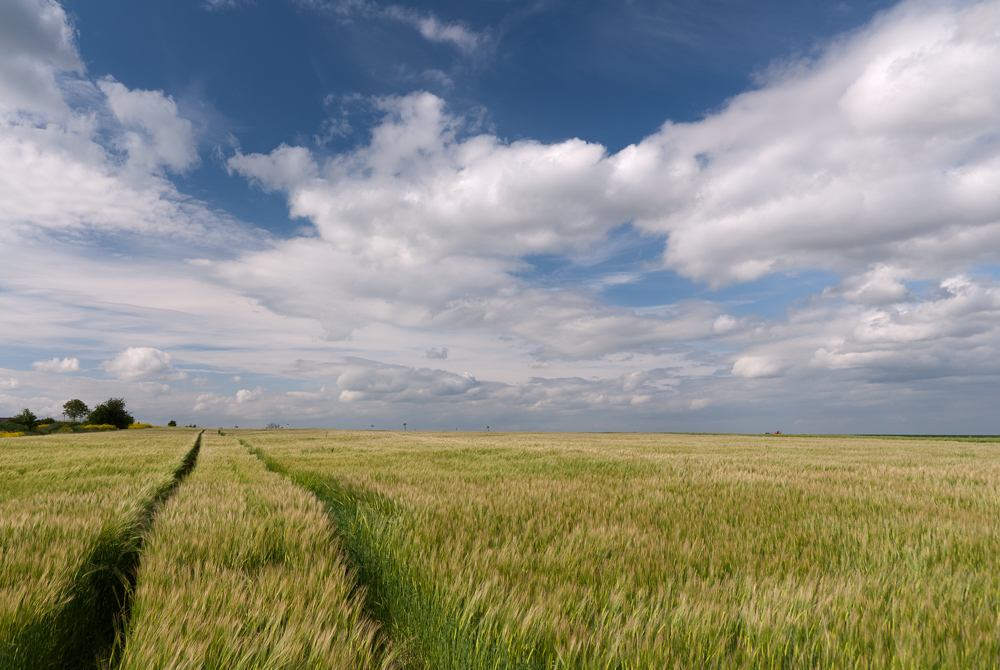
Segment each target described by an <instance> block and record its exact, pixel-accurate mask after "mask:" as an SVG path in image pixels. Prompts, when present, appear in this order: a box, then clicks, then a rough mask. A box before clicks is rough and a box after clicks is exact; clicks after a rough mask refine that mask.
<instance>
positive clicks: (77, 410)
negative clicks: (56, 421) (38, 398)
mask: <svg viewBox="0 0 1000 670" xmlns="http://www.w3.org/2000/svg"><path fill="white" fill-rule="evenodd" d="M88 414H90V408H89V407H87V403H85V402H83V401H82V400H80V399H79V398H74V399H73V400H67V401H66V403H65V404H64V405H63V415H65V416H67V417H68V418H69V419H70V420H71V421H79V420H80V419H82V418H83V417H85V416H87V415H88Z"/></svg>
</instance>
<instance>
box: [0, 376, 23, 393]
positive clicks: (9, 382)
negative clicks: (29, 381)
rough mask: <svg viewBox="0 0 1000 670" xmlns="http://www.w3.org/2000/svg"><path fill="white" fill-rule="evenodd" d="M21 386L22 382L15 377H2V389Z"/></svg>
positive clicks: (0, 384)
mask: <svg viewBox="0 0 1000 670" xmlns="http://www.w3.org/2000/svg"><path fill="white" fill-rule="evenodd" d="M19 388H21V382H19V381H18V380H17V379H15V378H14V377H8V378H7V379H0V389H10V390H12V391H14V390H17V389H19Z"/></svg>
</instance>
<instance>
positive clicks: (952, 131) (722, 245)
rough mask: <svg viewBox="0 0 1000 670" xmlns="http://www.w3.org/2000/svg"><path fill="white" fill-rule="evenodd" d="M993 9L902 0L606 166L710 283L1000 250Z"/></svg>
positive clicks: (921, 262)
mask: <svg viewBox="0 0 1000 670" xmlns="http://www.w3.org/2000/svg"><path fill="white" fill-rule="evenodd" d="M998 29H1000V4H998V3H996V2H983V3H975V4H964V3H963V4H948V3H921V2H906V3H903V4H902V5H900V6H899V7H897V8H896V9H894V10H892V11H890V12H888V13H886V14H884V15H883V16H881V17H880V18H878V19H877V20H876V21H874V22H873V24H872V25H871V26H869V27H868V28H866V29H865V30H862V31H859V32H858V33H857V34H856V35H854V36H851V37H849V38H847V39H844V40H842V41H838V42H835V43H834V44H833V45H832V46H831V47H830V48H829V49H827V51H826V53H825V54H824V55H823V56H822V57H820V58H818V59H817V60H815V61H805V62H798V63H793V64H791V65H789V66H788V67H787V68H785V69H784V70H783V71H778V72H777V73H775V74H773V75H772V76H771V78H770V79H769V80H768V81H766V82H765V83H764V84H763V85H762V87H761V88H760V89H759V90H755V91H751V92H748V93H744V94H742V95H738V96H736V97H735V98H733V99H732V100H731V101H730V102H729V103H728V104H727V105H726V107H725V108H724V109H723V110H722V111H720V112H719V113H717V114H714V115H712V116H709V117H707V118H706V119H704V120H703V121H699V122H695V123H688V124H672V123H667V124H665V125H664V126H663V128H662V129H661V130H660V132H658V133H656V134H655V135H653V136H651V137H649V138H646V139H645V140H643V141H642V142H641V143H639V144H637V145H635V146H632V147H628V148H627V149H625V150H623V151H622V152H620V153H619V154H617V155H616V156H614V157H613V158H612V159H611V160H612V162H613V163H614V165H615V170H614V178H613V179H614V182H613V183H615V184H617V185H618V189H619V193H620V194H621V195H623V196H626V197H628V198H629V199H630V200H631V201H632V202H634V203H635V204H636V205H637V209H636V211H635V216H636V223H637V225H638V226H640V227H641V228H642V229H643V230H647V231H650V232H657V233H661V234H668V235H669V243H668V244H667V248H666V252H665V256H664V261H665V264H666V265H667V266H668V267H671V268H674V269H676V270H678V271H679V272H681V273H682V274H684V275H685V276H688V277H691V278H693V279H696V280H699V281H705V282H708V283H710V284H713V285H726V284H730V283H733V282H740V281H746V280H750V279H755V278H758V277H761V276H764V275H766V274H769V273H772V272H778V271H783V270H788V269H793V268H829V269H834V270H839V271H848V272H852V271H862V270H865V269H866V268H869V267H871V266H874V265H876V264H879V263H882V264H887V265H892V266H894V267H896V268H898V269H900V270H903V271H907V272H909V273H912V274H914V275H920V276H924V277H928V276H934V274H933V273H937V272H949V271H954V270H955V269H960V268H963V267H966V266H967V265H968V264H969V263H970V262H975V261H982V260H989V259H995V258H997V251H998V250H1000V194H998V191H997V190H996V189H995V188H993V187H992V184H994V183H996V181H997V179H998V178H1000V144H998V143H997V142H996V141H995V140H994V139H993V138H995V137H996V136H997V134H998V132H1000V65H998V63H1000V42H998V41H997V40H996V38H995V34H996V31H997V30H998Z"/></svg>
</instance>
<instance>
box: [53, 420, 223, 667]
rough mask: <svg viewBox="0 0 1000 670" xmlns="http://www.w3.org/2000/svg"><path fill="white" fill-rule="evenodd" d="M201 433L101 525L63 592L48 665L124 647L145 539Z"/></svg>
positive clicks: (87, 660) (104, 661)
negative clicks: (160, 477) (140, 494)
mask: <svg viewBox="0 0 1000 670" xmlns="http://www.w3.org/2000/svg"><path fill="white" fill-rule="evenodd" d="M204 432H205V431H202V432H201V433H198V437H197V438H196V439H195V441H194V445H193V446H192V447H191V449H190V450H188V452H187V453H186V454H185V455H184V458H183V459H182V460H181V463H180V465H178V466H177V468H176V469H175V470H174V473H173V476H172V477H171V478H170V479H168V480H167V481H166V482H164V483H163V485H161V486H160V487H159V488H158V489H157V490H155V491H153V493H152V494H151V495H149V496H147V497H146V498H144V499H140V500H137V501H135V502H134V503H133V507H132V509H131V510H129V511H128V512H127V513H125V514H122V515H120V516H119V517H118V518H116V519H113V520H112V521H110V522H109V523H107V524H106V525H105V527H104V528H102V529H101V532H100V535H98V538H97V541H96V542H95V544H94V548H93V550H92V551H91V553H90V555H89V556H88V557H87V558H86V559H85V560H84V561H83V563H82V564H81V565H80V567H79V569H78V570H77V573H76V577H75V578H74V579H73V581H72V582H71V584H70V586H69V588H68V589H67V592H66V594H65V596H64V602H65V603H66V604H65V606H64V607H63V608H62V610H61V611H60V612H59V614H58V616H57V618H56V622H55V627H54V629H55V639H54V640H53V647H52V656H51V658H50V659H49V663H48V664H47V667H50V668H67V669H74V670H75V669H81V670H82V669H84V668H95V667H97V668H103V667H108V666H109V665H111V664H112V662H113V660H114V657H115V656H116V654H117V653H118V652H119V651H120V650H121V649H123V648H124V646H125V639H124V631H125V630H126V627H127V624H128V617H129V614H130V612H131V606H132V595H133V594H134V593H135V585H136V579H137V577H138V571H139V564H140V562H141V560H142V550H143V544H144V542H145V538H146V536H147V534H148V532H149V530H150V529H151V528H152V526H153V523H154V521H155V519H156V515H157V513H158V512H159V511H160V509H161V508H162V507H163V505H164V504H165V503H166V502H167V500H169V499H170V496H171V495H173V493H174V491H176V490H177V487H178V486H180V484H181V482H183V481H184V478H185V477H187V476H188V475H189V474H190V473H191V471H192V470H194V467H195V465H196V464H197V462H198V454H199V452H200V451H201V436H202V434H204Z"/></svg>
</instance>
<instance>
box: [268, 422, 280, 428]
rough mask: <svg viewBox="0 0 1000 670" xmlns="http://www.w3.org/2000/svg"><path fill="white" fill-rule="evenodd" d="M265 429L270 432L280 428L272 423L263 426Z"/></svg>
mask: <svg viewBox="0 0 1000 670" xmlns="http://www.w3.org/2000/svg"><path fill="white" fill-rule="evenodd" d="M265 427H266V428H268V429H270V430H273V429H275V428H281V426H280V425H279V424H276V423H275V422H273V421H272V422H271V423H269V424H267V426H265Z"/></svg>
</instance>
